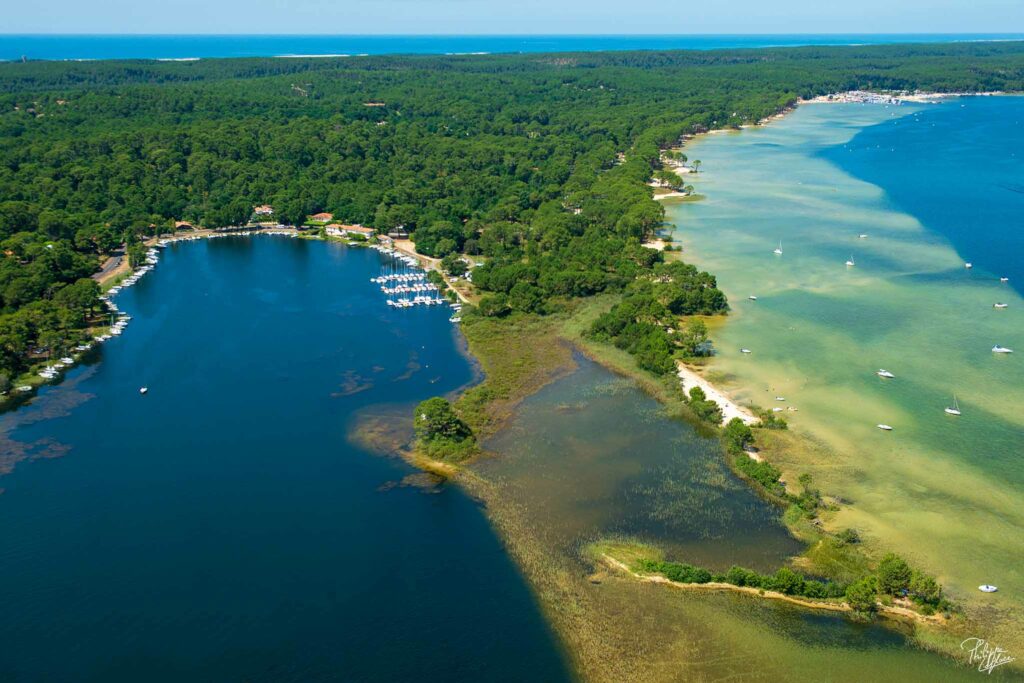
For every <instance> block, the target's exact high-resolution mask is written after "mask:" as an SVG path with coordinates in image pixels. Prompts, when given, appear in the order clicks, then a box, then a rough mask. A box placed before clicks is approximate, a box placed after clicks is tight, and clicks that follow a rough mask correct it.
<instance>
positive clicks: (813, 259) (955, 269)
mask: <svg viewBox="0 0 1024 683" xmlns="http://www.w3.org/2000/svg"><path fill="white" fill-rule="evenodd" d="M961 104H963V105H964V106H963V107H961ZM954 107H955V108H957V109H956V111H955V112H954V111H953V109H952V108H954ZM1022 112H1024V99H1022V98H1000V101H999V102H993V101H991V100H989V101H982V100H977V99H968V100H966V101H965V102H959V101H958V102H951V103H947V104H942V105H929V106H917V107H901V108H885V107H880V106H863V105H821V106H814V105H809V106H804V107H801V108H800V109H799V110H798V111H796V112H795V113H793V114H791V115H789V116H787V117H786V118H785V119H783V120H781V121H778V122H774V123H772V124H771V125H769V126H765V127H762V128H757V129H749V130H745V131H743V132H740V133H734V134H718V135H712V136H706V137H704V138H701V139H699V140H695V141H694V142H693V143H692V144H690V145H689V146H688V149H687V154H688V155H689V157H690V158H691V159H694V158H700V159H702V160H703V162H704V163H703V166H702V173H701V174H700V175H699V176H698V177H696V178H694V179H693V181H692V182H693V184H694V185H695V186H696V187H697V188H698V190H699V191H700V192H701V193H702V194H704V195H706V196H707V200H706V201H703V202H699V203H691V204H686V205H677V206H675V207H673V208H670V209H669V212H668V213H669V219H670V220H671V221H673V222H674V223H675V224H676V225H677V230H676V233H675V234H676V239H677V240H678V241H679V242H680V243H681V244H682V245H683V247H684V249H685V250H686V252H687V255H686V258H688V260H690V261H692V262H695V263H697V264H699V265H700V266H701V267H703V268H706V269H708V270H710V271H711V272H713V273H715V274H716V275H717V276H718V281H719V284H720V286H721V287H722V288H723V289H724V290H725V291H726V293H727V294H728V295H729V297H730V301H731V302H732V305H733V313H732V315H731V316H730V319H729V321H728V322H727V323H726V324H725V325H724V326H722V327H721V328H720V329H718V330H717V331H716V332H715V343H716V347H717V354H718V355H717V358H716V359H715V361H714V365H713V368H714V372H715V374H716V375H717V376H718V379H720V380H721V381H722V383H723V385H724V386H725V387H726V388H727V389H729V390H731V391H732V393H733V394H734V396H735V397H737V398H739V399H740V400H741V401H742V402H750V403H755V404H758V405H760V406H762V407H769V406H777V405H785V406H793V407H794V408H797V409H798V412H787V413H786V417H787V418H788V419H789V420H790V422H791V425H792V426H793V427H794V428H795V429H796V430H799V431H802V432H805V433H808V434H810V435H812V436H813V437H815V438H816V439H817V440H819V441H820V442H821V444H822V445H823V448H822V449H821V452H820V453H819V454H818V455H817V456H815V457H813V458H808V457H807V456H806V455H805V456H802V457H803V461H802V462H801V467H805V468H806V469H809V470H810V471H811V472H813V473H814V474H815V476H816V478H817V479H818V480H819V481H820V482H822V484H823V488H824V489H825V490H826V491H828V492H830V493H835V494H840V495H842V496H844V497H845V498H848V499H850V500H851V501H852V502H853V505H852V506H848V507H845V508H844V510H843V512H841V513H840V516H839V519H838V523H839V524H841V525H848V526H856V527H858V528H860V529H862V530H863V531H864V532H865V533H866V535H867V536H868V537H869V539H876V540H879V541H881V542H882V544H884V545H885V546H886V547H888V548H893V549H898V550H900V551H901V552H903V553H905V554H907V555H909V556H911V558H912V559H914V560H915V561H917V562H920V563H922V564H923V565H925V566H926V567H927V568H928V569H929V570H931V571H933V572H936V573H938V574H939V575H940V579H941V580H943V582H944V583H946V584H947V585H948V586H949V587H950V590H951V591H952V592H953V594H954V595H955V597H957V598H958V599H961V600H964V601H967V602H969V603H970V604H971V605H973V606H974V607H978V608H984V609H985V610H988V609H995V610H999V611H1005V614H1004V615H1003V616H1005V617H1007V618H1008V619H1007V620H1005V621H1004V622H1003V623H1001V624H1000V625H999V626H998V627H992V628H993V629H994V630H993V631H992V633H993V634H994V635H992V636H991V637H992V638H995V637H996V636H999V637H1003V638H1006V639H1009V642H1014V643H1021V642H1024V639H1022V638H1021V636H1020V632H1021V629H1020V614H1021V612H1020V611H1019V610H1020V607H1021V604H1022V602H1021V596H1022V595H1024V573H1022V572H1021V569H1020V560H1021V558H1024V534H1022V533H1021V529H1022V528H1024V496H1022V493H1024V460H1022V453H1021V448H1020V443H1021V436H1022V435H1024V410H1022V408H1024V365H1022V362H1024V358H1022V357H1021V356H1022V354H1024V320H1022V318H1021V315H1024V301H1022V300H1021V298H1020V296H1019V295H1018V294H1017V293H1016V292H1015V291H1014V289H1012V288H1011V286H1010V285H1009V284H1002V283H1000V282H999V276H1000V275H1003V274H1004V273H1002V272H993V271H992V270H990V269H989V268H988V267H987V265H986V264H987V263H995V262H997V261H998V260H999V259H997V258H996V256H997V255H998V253H993V256H992V258H991V259H986V258H985V253H986V250H987V251H989V252H999V250H1000V242H999V240H1000V234H1001V233H1000V230H1001V231H1002V234H1005V235H1006V236H1007V244H1013V243H1014V240H1015V239H1016V237H1015V235H1016V234H1017V231H1018V227H1019V226H1018V225H1017V224H1016V223H1015V222H1013V220H1012V216H1013V215H1017V216H1019V214H1014V213H1013V212H1008V211H1002V212H999V211H995V210H993V208H992V207H991V206H985V207H979V212H978V213H979V215H986V214H985V213H984V212H983V211H982V209H984V211H987V212H988V213H990V214H991V217H990V218H986V219H985V221H984V222H983V223H981V224H979V225H974V226H964V225H962V224H958V225H956V226H944V225H943V217H944V216H943V214H944V212H943V211H942V210H941V208H940V209H937V210H936V205H938V206H941V202H943V201H945V202H950V203H956V202H958V201H959V198H958V193H957V192H956V188H957V187H960V186H964V187H966V188H971V190H973V191H965V192H964V193H963V194H964V195H966V196H979V195H980V196H985V197H986V202H988V203H995V202H1015V201H1019V199H1018V198H1017V195H1015V194H1014V193H1010V192H1007V193H1003V194H1000V193H999V192H997V191H995V189H996V188H995V181H994V180H993V179H992V178H991V174H985V175H983V174H978V175H977V176H975V175H972V174H971V172H970V170H969V169H970V168H971V166H972V165H977V164H981V163H985V162H984V158H983V155H984V154H989V155H990V156H992V157H993V161H992V165H993V167H995V168H998V167H996V166H995V164H996V161H999V162H1002V161H1003V159H1002V157H1003V156H1007V155H1009V154H1011V153H1015V150H1016V151H1021V150H1022V149H1024V147H1022V148H1021V149H1017V148H1018V147H1020V140H1021V139H1022V138H1021V135H1020V133H1019V131H1017V130H1016V129H1015V130H1014V134H1013V136H1011V137H1008V138H1007V140H1005V141H1004V142H1005V144H1002V145H990V146H988V147H986V148H981V149H980V151H978V152H977V154H976V156H978V157H979V158H972V159H968V160H965V159H964V158H963V157H962V156H959V154H960V152H958V153H957V154H958V156H957V157H956V158H955V159H953V158H950V159H947V160H946V161H955V162H956V164H955V165H952V164H951V165H949V166H948V167H944V166H943V165H942V164H941V163H940V161H939V160H941V159H943V156H942V154H941V153H940V152H939V151H934V152H933V153H934V155H935V158H936V160H935V163H932V164H930V165H929V164H926V166H929V167H930V168H931V169H932V171H931V172H933V173H934V174H935V177H936V179H937V180H936V182H937V183H938V182H941V183H945V185H943V184H939V185H937V186H936V190H937V191H936V193H935V196H930V195H925V196H923V198H921V197H919V198H918V199H919V201H918V204H920V205H922V206H924V205H927V206H930V207H931V209H932V211H931V212H929V213H925V212H924V211H921V212H920V213H921V215H922V216H924V218H923V219H919V217H918V215H916V214H915V215H911V214H910V213H906V212H905V211H904V206H914V205H915V204H914V202H911V201H904V202H903V203H897V202H896V201H895V200H894V197H896V196H898V197H900V198H901V200H903V199H905V198H906V197H907V196H908V194H909V193H908V192H904V191H902V188H897V187H895V186H891V185H890V186H888V187H880V186H877V185H874V184H871V183H868V182H865V181H863V180H860V179H858V178H859V177H866V176H870V175H871V174H870V173H869V172H868V171H867V170H864V169H856V176H857V177H855V176H854V175H853V174H851V173H850V172H847V170H846V166H845V164H840V163H837V159H840V160H841V159H842V158H843V152H844V147H843V146H844V145H850V147H849V148H848V150H849V151H850V154H851V158H852V157H853V156H854V153H855V152H856V151H857V150H856V147H857V145H858V144H860V145H864V144H867V143H866V142H865V139H868V140H870V142H871V143H873V144H874V145H876V148H873V149H874V150H875V154H874V156H873V157H871V158H870V159H869V160H870V161H871V163H873V164H875V165H878V166H881V165H883V164H886V165H888V167H890V171H891V172H889V173H887V174H884V176H880V177H885V178H886V179H887V183H890V184H891V183H897V182H900V181H901V179H903V180H904V181H906V182H909V180H908V178H909V177H910V176H908V175H907V174H905V173H904V174H901V173H900V166H901V164H903V163H906V164H907V166H908V167H910V166H912V164H911V163H910V160H909V159H907V160H906V161H905V162H903V161H901V160H900V155H901V154H909V152H907V151H905V150H902V149H899V148H898V141H899V140H901V139H903V138H905V137H907V136H909V135H910V131H913V132H914V133H915V134H917V135H927V133H922V132H921V131H922V130H931V126H930V124H931V123H937V124H940V125H938V126H937V130H941V131H942V134H941V135H939V134H936V135H935V137H934V140H933V143H934V146H935V149H936V150H941V149H946V150H947V151H948V150H950V149H951V148H955V147H956V145H957V144H958V141H957V140H954V139H950V138H951V136H955V131H956V127H955V126H951V125H945V126H943V125H941V124H942V123H943V120H944V118H948V117H950V116H952V115H954V114H955V115H956V116H960V117H965V120H967V118H968V117H971V116H974V117H980V119H981V120H984V121H991V119H992V117H1000V118H996V119H995V121H996V122H1000V121H1004V122H1005V123H1006V125H1007V126H1010V125H1011V124H1014V121H1015V119H1017V118H1020V114H1021V113H1022ZM897 117H902V118H900V119H899V121H898V122H893V120H894V119H896V118H897ZM985 117H988V118H985ZM964 125H966V123H965V124H964ZM1014 125H1016V124H1014ZM915 126H916V127H917V128H913V127H915ZM872 127H873V128H872ZM993 127H994V128H998V125H993ZM864 130H868V131H870V135H869V134H868V133H865V134H864V135H865V136H867V138H864V137H860V136H858V134H859V133H861V132H862V131H864ZM855 136H858V137H857V138H856V140H854V138H855ZM851 140H853V142H851ZM889 141H893V142H892V144H891V148H890V149H891V151H890V154H891V155H892V157H891V158H889V159H885V158H884V157H883V156H882V155H883V153H884V152H886V151H888V150H887V149H886V148H887V147H889ZM959 143H960V145H961V147H960V148H959V149H961V150H962V149H963V148H965V147H969V145H968V142H967V141H965V140H960V141H959ZM996 155H999V159H998V160H996V159H995V156H996ZM904 158H905V159H906V157H904ZM860 161H861V162H863V161H864V159H863V158H862V159H860ZM851 163H853V162H851ZM919 166H920V164H918V167H919ZM850 168H851V169H854V168H855V167H854V166H852V165H851V166H850ZM1006 169H1007V170H1006V173H1007V174H1010V175H1012V174H1014V173H1017V172H1018V171H1016V169H1019V164H1012V163H1008V164H1007V165H1006ZM1011 180H1012V179H1011ZM1007 182H1009V181H1007ZM1011 186H1012V184H1011ZM942 188H948V189H946V190H943V189H942ZM917 192H918V194H919V195H920V194H921V193H923V192H924V190H917ZM961 209H962V207H958V211H960V210H961ZM922 220H924V222H922ZM1000 221H1003V223H1000ZM983 229H984V230H987V231H988V232H987V233H986V235H985V237H984V238H983V239H977V240H975V242H974V243H973V244H974V246H973V247H972V248H971V253H969V254H962V253H958V251H957V249H956V248H955V247H954V243H955V244H957V245H961V247H962V246H963V245H965V244H971V239H970V238H971V235H970V233H971V231H972V230H973V231H979V230H983ZM955 230H959V232H954V231H955ZM862 233H864V234H867V235H868V237H867V238H866V239H860V238H858V235H859V234H862ZM779 240H782V245H783V252H784V253H783V254H782V255H781V256H778V255H775V254H773V253H772V251H773V249H775V247H776V246H777V245H778V242H779ZM1005 248H1007V247H1005V246H1004V247H1003V249H1004V250H1005ZM851 256H852V257H853V259H854V260H855V262H856V265H855V266H854V267H852V268H850V267H847V266H846V265H844V263H845V261H846V260H847V259H848V258H850V257H851ZM1002 256H1004V258H1003V261H1004V262H1005V261H1006V260H1007V259H1005V254H1003V255H1002ZM965 260H974V261H975V264H974V265H975V267H974V268H973V269H971V270H968V269H966V268H965V267H964V262H965ZM1018 260H1019V259H1018ZM1010 263H1011V264H1012V263H1013V260H1012V258H1011V259H1010ZM1018 265H1019V263H1018ZM751 294H753V295H756V296H757V297H758V300H757V301H756V302H753V301H750V300H748V298H747V297H748V295H751ZM996 301H1001V302H1006V303H1008V304H1009V308H1008V309H1006V310H1001V311H1000V310H995V309H994V308H993V303H995V302H996ZM997 343H998V344H1002V345H1005V346H1009V347H1014V346H1017V347H1018V348H1017V351H1018V352H1017V353H1016V354H1013V355H1010V356H998V355H996V354H993V353H992V352H991V350H990V349H991V347H992V346H993V345H994V344H997ZM742 347H746V348H749V349H750V350H751V351H752V353H751V354H749V355H744V354H741V353H740V348H742ZM880 368H885V369H887V370H889V371H891V372H893V373H894V374H895V375H896V379H895V380H883V379H880V378H878V377H877V376H875V374H874V373H875V372H876V371H877V370H878V369H880ZM954 392H955V393H956V395H957V398H958V400H959V404H960V408H961V409H962V411H963V415H962V416H961V417H959V418H956V417H951V416H949V415H946V414H945V413H944V411H943V409H944V408H945V407H946V406H947V405H950V404H951V403H952V394H953V393H954ZM776 396H782V397H784V398H785V399H786V401H785V403H781V402H777V401H776V400H775V397H776ZM878 423H886V424H889V425H892V426H893V427H894V430H893V431H892V432H890V433H886V432H883V431H881V430H879V429H878V428H877V427H876V424H878ZM791 457H792V458H793V461H794V462H797V461H799V460H800V458H801V456H800V455H798V454H797V455H792V456H791ZM981 583H994V584H997V585H999V586H1000V592H999V593H998V594H996V595H994V596H982V595H981V594H979V593H978V592H977V591H976V586H977V585H978V584H981ZM993 621H994V620H993ZM989 625H991V622H989ZM979 635H984V634H979ZM1000 644H1002V643H1000Z"/></svg>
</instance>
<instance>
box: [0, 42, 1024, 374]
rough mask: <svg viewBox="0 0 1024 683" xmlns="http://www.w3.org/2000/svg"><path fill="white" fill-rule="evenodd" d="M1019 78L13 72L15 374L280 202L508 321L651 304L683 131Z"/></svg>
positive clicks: (787, 66)
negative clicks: (173, 259)
mask: <svg viewBox="0 0 1024 683" xmlns="http://www.w3.org/2000/svg"><path fill="white" fill-rule="evenodd" d="M1022 84H1024V44H1021V43H971V44H952V45H915V46H877V47H846V48H842V47H836V48H824V47H815V48H792V49H771V50H721V51H710V52H692V51H677V52H618V53H580V54H575V53H563V54H552V55H495V56H472V57H470V56H450V57H447V56H446V57H441V56H406V57H360V58H338V59H224V60H220V59H214V60H201V61H197V62H186V63H180V62H178V63H169V62H157V61H112V62H73V63H55V62H27V63H4V64H0V241H2V242H3V244H2V249H3V253H4V258H3V260H2V261H0V379H4V378H8V379H9V378H10V377H12V376H14V375H16V374H17V373H19V372H21V371H23V370H25V369H26V367H27V366H28V364H29V363H30V361H31V359H32V357H33V355H39V354H43V353H51V354H52V353H53V352H56V351H60V350H61V349H63V348H65V347H66V346H67V345H68V344H70V343H72V342H73V341H74V340H75V335H76V334H79V333H80V329H81V327H82V326H83V324H84V322H83V321H84V319H85V318H86V316H87V315H88V313H89V308H90V306H91V303H86V302H85V301H84V300H85V299H87V298H88V297H85V296H82V295H81V293H83V292H85V289H86V288H87V287H88V284H87V283H83V282H80V281H81V280H83V278H87V277H88V275H89V274H90V273H92V272H94V271H95V270H96V268H97V267H98V264H99V263H100V260H101V258H102V257H103V256H104V255H105V254H107V253H109V252H110V251H111V250H113V249H115V248H117V247H119V246H120V245H122V244H125V243H126V242H128V243H132V242H134V241H137V239H138V238H139V237H140V236H145V235H149V234H153V233H154V232H155V231H157V230H167V229H168V227H169V226H170V225H171V224H172V221H174V220H187V221H190V222H192V223H194V224H198V225H202V226H204V227H219V226H225V225H233V224H238V223H242V222H244V221H246V220H247V219H248V218H249V215H250V213H251V211H252V207H253V205H255V204H262V203H268V204H271V205H273V207H274V208H275V214H276V216H277V217H278V218H280V219H281V220H283V221H284V222H288V223H299V222H301V221H302V220H303V219H304V217H305V216H306V215H307V214H311V213H315V212H318V211H330V212H332V213H334V215H335V216H336V217H337V218H338V219H340V220H344V221H349V222H360V223H363V224H366V225H370V226H373V227H375V228H377V229H378V230H388V229H390V228H393V227H396V226H399V225H404V226H406V228H408V229H409V230H412V231H414V233H415V239H416V241H417V244H418V245H419V248H420V249H421V250H423V251H424V252H426V253H430V254H433V255H437V256H444V255H445V254H447V253H451V252H453V251H461V252H465V253H469V254H480V255H483V256H485V257H487V261H488V264H487V266H485V267H484V268H481V269H477V270H478V272H477V273H476V274H475V275H474V282H475V284H477V285H478V286H479V287H481V288H482V289H484V290H485V291H488V292H490V295H489V296H488V297H485V299H484V301H483V302H482V306H481V308H482V309H483V310H484V311H485V312H488V313H491V314H496V315H500V314H502V313H504V312H506V311H511V310H521V311H534V312H540V313H543V312H545V311H546V310H549V309H550V308H551V306H552V305H553V304H552V302H555V301H557V299H558V298H560V297H574V296H587V295H589V294H593V293H596V292H600V291H604V290H608V289H614V290H621V289H627V288H630V287H633V289H631V290H630V293H631V295H632V297H633V301H634V303H638V302H639V299H638V297H643V296H651V294H650V292H648V293H646V294H645V293H644V292H643V291H641V290H642V287H638V286H634V285H631V283H633V282H634V281H635V280H636V279H637V276H639V275H642V274H649V273H650V272H651V271H652V269H654V268H657V267H658V263H659V262H660V260H661V255H660V254H658V253H656V252H653V251H651V250H648V249H645V248H643V247H641V246H640V244H641V240H642V239H643V238H645V237H646V236H648V235H649V234H650V232H651V231H652V230H653V229H654V228H656V227H657V226H658V225H659V223H660V222H661V220H662V216H663V212H662V209H661V207H660V206H659V205H658V204H657V203H656V202H654V201H653V200H652V199H651V190H650V188H649V187H647V186H646V185H645V182H646V181H647V180H648V179H649V178H650V177H651V175H652V173H654V172H656V171H657V170H659V167H660V160H659V159H660V158H659V152H660V150H661V149H664V148H666V147H669V146H672V145H674V144H676V143H677V142H678V141H679V139H680V137H681V136H682V135H684V134H687V133H693V132H699V131H702V130H706V129H709V128H714V127H723V126H738V125H741V124H745V123H752V122H756V121H758V120H760V119H762V118H764V117H766V116H769V115H771V114H774V113H776V112H778V111H780V110H781V109H783V108H785V107H786V106H788V105H791V104H792V103H793V102H794V101H795V100H796V99H797V98H798V97H808V96H813V95H817V94H823V93H827V92H835V91H844V90H849V89H853V88H875V89H913V88H922V89H929V90H940V91H962V90H1021V89H1024V88H1022ZM698 275H699V274H694V277H697V276H698ZM700 277H703V276H700ZM75 287H77V289H74V288H75ZM712 288H713V284H712ZM65 291H67V292H68V293H63V292H65ZM658 295H659V296H661V293H659V294H658ZM721 306H724V299H723V300H722V301H721ZM711 308H714V305H712V306H711ZM719 308H720V307H719ZM623 310H624V309H620V310H619V311H618V313H619V314H622V313H623ZM707 312H712V311H707ZM620 317H621V316H620ZM616 325H617V323H616ZM627 327H628V325H624V326H622V330H626V328H627ZM622 330H619V332H614V336H616V337H621V332H622ZM633 331H635V330H633ZM695 332H696V331H695ZM605 333H607V334H609V335H612V334H613V330H611V328H609V329H608V330H605ZM630 333H632V332H630ZM676 341H677V340H673V342H672V343H676ZM622 343H623V344H626V345H629V344H631V343H632V342H631V341H630V340H626V341H623V342H622ZM684 343H685V340H684ZM694 349H696V347H694ZM652 362H654V363H658V362H662V361H659V360H658V359H657V358H655V359H654V360H652ZM662 364H663V362H662ZM0 383H4V382H0Z"/></svg>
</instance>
